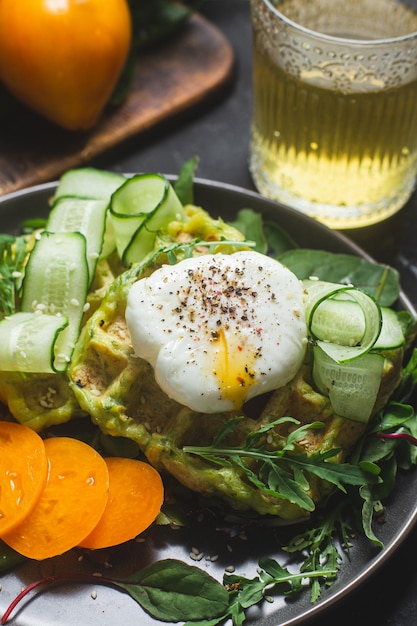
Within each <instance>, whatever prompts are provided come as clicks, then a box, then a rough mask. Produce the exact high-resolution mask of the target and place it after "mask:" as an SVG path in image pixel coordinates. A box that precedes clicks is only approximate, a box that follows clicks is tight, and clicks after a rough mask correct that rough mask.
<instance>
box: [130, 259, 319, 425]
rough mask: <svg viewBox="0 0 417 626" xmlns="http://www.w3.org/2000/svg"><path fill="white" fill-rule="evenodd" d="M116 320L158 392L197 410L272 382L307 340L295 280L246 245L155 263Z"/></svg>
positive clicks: (282, 378) (281, 377)
mask: <svg viewBox="0 0 417 626" xmlns="http://www.w3.org/2000/svg"><path fill="white" fill-rule="evenodd" d="M126 321H127V325H128V329H129V333H130V337H131V341H132V345H133V348H134V352H135V355H136V356H138V357H140V358H142V359H145V360H146V361H147V362H149V363H150V364H151V365H152V366H153V368H154V371H155V378H156V381H157V383H158V384H159V386H160V387H161V389H162V390H163V391H164V392H165V393H166V394H167V395H168V396H169V397H171V398H173V399H174V400H176V401H177V402H179V403H181V404H183V405H185V406H187V407H189V408H191V409H192V410H195V411H198V412H201V413H217V412H219V411H230V410H233V409H237V410H238V409H240V408H241V406H242V405H243V404H244V402H246V401H247V400H249V399H251V398H253V397H255V396H258V395H260V394H263V393H265V392H267V391H271V390H274V389H278V388H279V387H282V386H283V385H285V384H286V383H287V382H289V381H290V380H291V379H292V378H293V377H294V376H295V374H296V373H297V371H298V369H299V368H300V366H301V364H302V361H303V359H304V355H305V350H306V345H307V329H306V324H305V317H304V307H303V290H302V286H301V283H300V281H299V280H298V279H297V277H296V276H295V275H294V274H293V273H292V272H291V271H290V270H288V268H286V267H284V266H283V265H282V264H281V263H279V262H277V261H275V260H273V259H271V258H269V257H266V256H265V255H263V254H260V253H258V252H254V251H241V252H236V253H234V254H232V255H223V254H216V255H204V256H200V257H195V258H190V259H185V260H183V261H181V262H179V263H178V264H176V265H172V266H171V265H166V266H163V267H162V268H160V269H158V270H156V271H155V272H154V273H153V274H152V275H151V276H149V277H147V278H143V279H141V280H138V281H137V282H136V283H135V284H134V285H133V286H132V287H131V289H130V291H129V294H128V299H127V308H126Z"/></svg>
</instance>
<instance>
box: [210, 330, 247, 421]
mask: <svg viewBox="0 0 417 626" xmlns="http://www.w3.org/2000/svg"><path fill="white" fill-rule="evenodd" d="M217 341H218V346H217V347H216V348H215V351H214V363H213V365H214V368H213V375H214V376H215V377H216V379H217V381H218V386H219V392H220V395H221V397H222V398H224V399H225V400H230V402H231V403H232V405H233V407H234V408H236V409H239V408H240V407H241V406H242V405H243V403H244V401H245V398H246V396H247V395H248V390H249V388H250V387H251V386H252V385H253V384H254V382H255V380H256V375H255V373H254V371H253V368H252V364H253V362H254V361H255V359H256V357H255V355H254V353H253V352H252V351H249V352H248V351H247V350H245V347H244V346H242V345H241V343H240V342H239V341H238V340H236V338H235V337H233V336H232V337H229V338H228V337H227V336H226V333H225V332H224V330H223V329H221V330H220V331H219V337H218V340H217Z"/></svg>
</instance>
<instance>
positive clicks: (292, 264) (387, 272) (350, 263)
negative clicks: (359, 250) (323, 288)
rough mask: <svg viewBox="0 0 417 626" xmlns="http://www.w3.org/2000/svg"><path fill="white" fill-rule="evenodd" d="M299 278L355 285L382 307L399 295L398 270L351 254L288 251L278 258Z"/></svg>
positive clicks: (390, 303)
mask: <svg viewBox="0 0 417 626" xmlns="http://www.w3.org/2000/svg"><path fill="white" fill-rule="evenodd" d="M278 260H279V261H281V263H283V264H284V265H286V266H287V267H288V268H289V269H290V270H292V271H293V272H294V274H295V275H296V276H297V277H298V278H300V279H301V280H302V279H305V278H309V277H310V276H317V277H318V278H319V279H320V280H324V281H328V282H331V283H339V284H342V285H350V284H351V285H354V286H355V287H357V288H358V289H362V290H363V291H366V292H367V293H369V294H370V295H371V296H373V297H374V298H375V299H376V300H377V301H378V302H379V304H380V305H381V306H391V305H392V304H393V303H394V302H395V301H396V300H397V298H398V296H399V293H400V286H399V274H398V272H397V270H395V269H393V268H392V267H388V266H386V265H382V264H379V263H375V262H373V261H368V260H367V259H364V258H362V257H357V256H354V255H350V254H338V253H332V252H325V251H322V250H309V249H305V248H303V249H298V250H290V251H288V252H285V253H284V254H282V255H280V256H279V258H278Z"/></svg>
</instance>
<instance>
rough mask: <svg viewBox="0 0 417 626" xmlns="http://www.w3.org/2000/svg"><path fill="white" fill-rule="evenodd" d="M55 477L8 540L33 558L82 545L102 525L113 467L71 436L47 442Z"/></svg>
mask: <svg viewBox="0 0 417 626" xmlns="http://www.w3.org/2000/svg"><path fill="white" fill-rule="evenodd" d="M44 444H45V450H46V455H47V458H48V461H49V473H48V478H47V481H46V485H45V488H44V490H43V492H42V494H41V496H40V498H39V500H38V502H37V504H36V506H35V507H34V508H33V510H32V512H31V513H30V514H29V515H28V516H27V517H26V518H25V519H24V520H23V522H22V523H21V524H19V525H18V526H16V527H15V528H14V529H13V530H12V531H10V532H8V533H6V534H5V535H3V536H2V539H3V541H4V542H5V543H6V544H7V545H9V546H10V547H11V548H13V549H14V550H16V551H17V552H19V553H20V554H23V555H24V556H26V557H28V558H32V559H38V560H41V559H46V558H50V557H53V556H57V555H59V554H62V553H63V552H66V551H67V550H70V549H71V548H73V547H74V546H76V545H78V544H79V543H80V542H81V541H82V540H83V539H84V538H85V537H86V536H87V535H89V534H90V532H91V531H92V529H93V528H94V527H95V526H96V525H97V523H98V521H99V520H100V518H101V516H102V514H103V512H104V509H105V507H106V503H107V498H108V489H109V473H108V470H107V465H106V463H105V461H104V459H103V457H101V456H100V455H99V454H98V452H96V451H95V450H94V448H92V447H91V446H89V445H87V444H85V443H83V442H81V441H78V440H77V439H71V438H69V437H53V438H51V439H46V440H45V442H44Z"/></svg>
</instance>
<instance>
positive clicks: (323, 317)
mask: <svg viewBox="0 0 417 626" xmlns="http://www.w3.org/2000/svg"><path fill="white" fill-rule="evenodd" d="M303 285H304V288H305V293H306V305H305V308H306V321H307V326H308V329H309V332H310V333H311V335H312V338H313V341H314V342H315V343H316V344H317V345H319V346H320V347H321V348H322V349H323V350H324V351H325V352H326V353H327V354H328V355H329V357H331V358H332V359H333V360H335V361H337V362H338V363H346V362H348V361H352V360H354V359H357V358H358V357H360V356H362V355H364V354H366V353H367V352H369V351H370V350H371V349H372V348H373V346H374V344H375V342H376V340H377V338H378V336H379V334H380V332H381V326H382V314H381V309H380V307H379V305H378V303H377V302H376V301H375V300H374V299H373V298H372V297H371V296H370V295H368V294H367V293H365V292H363V291H361V290H359V289H355V288H354V287H350V286H344V285H336V284H333V283H326V282H322V281H309V280H307V281H303ZM329 302H330V303H331V304H329ZM347 302H349V303H353V304H354V305H357V306H359V308H360V310H361V315H362V319H361V316H360V315H359V313H358V312H357V314H356V315H355V317H356V319H357V321H358V320H359V319H361V322H360V324H359V328H358V333H354V332H353V330H352V328H351V322H352V321H353V320H350V322H348V321H346V324H348V331H347V332H346V330H345V329H344V328H343V324H344V320H347V318H348V316H349V312H350V311H351V310H352V307H351V306H350V304H349V305H347ZM337 306H339V308H340V312H339V313H337V317H336V318H335V309H336V310H337ZM346 306H349V308H348V309H346ZM354 310H355V311H357V309H354ZM316 315H318V317H317V321H316ZM358 323H359V322H358ZM338 329H339V335H338V334H337V333H338ZM361 333H362V335H361V337H360V339H359V340H358V336H359V335H360V334H361Z"/></svg>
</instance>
